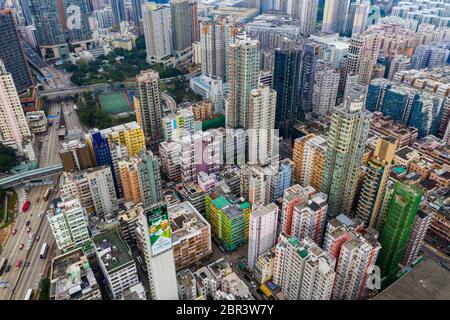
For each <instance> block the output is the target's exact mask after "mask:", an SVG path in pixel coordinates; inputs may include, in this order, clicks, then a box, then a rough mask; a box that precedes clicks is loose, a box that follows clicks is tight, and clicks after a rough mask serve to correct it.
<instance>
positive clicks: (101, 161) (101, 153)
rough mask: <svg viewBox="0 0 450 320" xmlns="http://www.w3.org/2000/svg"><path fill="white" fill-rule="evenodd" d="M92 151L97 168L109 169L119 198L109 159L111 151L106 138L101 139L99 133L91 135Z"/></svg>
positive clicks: (115, 177)
mask: <svg viewBox="0 0 450 320" xmlns="http://www.w3.org/2000/svg"><path fill="white" fill-rule="evenodd" d="M91 140H92V150H93V152H94V157H95V162H96V164H97V166H109V167H110V168H111V174H112V177H113V180H114V187H115V189H116V195H117V196H118V197H119V186H118V181H117V174H116V172H115V170H114V165H113V160H112V157H111V151H110V149H109V143H108V138H106V137H103V136H102V134H101V133H100V131H94V132H92V133H91Z"/></svg>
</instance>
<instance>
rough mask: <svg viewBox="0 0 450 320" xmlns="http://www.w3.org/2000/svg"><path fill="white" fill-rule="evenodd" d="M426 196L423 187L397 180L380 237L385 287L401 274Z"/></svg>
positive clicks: (379, 261)
mask: <svg viewBox="0 0 450 320" xmlns="http://www.w3.org/2000/svg"><path fill="white" fill-rule="evenodd" d="M422 195H423V190H422V189H420V188H419V187H416V186H414V185H410V184H407V183H405V182H397V183H396V185H395V190H394V194H393V196H392V198H391V200H390V203H389V207H388V212H387V217H386V223H385V224H384V227H383V231H382V233H381V237H380V243H381V251H380V256H379V258H378V265H379V266H380V268H381V275H382V278H383V286H386V285H389V284H390V283H392V281H394V280H395V279H396V277H397V272H398V271H399V269H400V267H399V263H400V262H401V260H402V258H403V255H404V254H405V250H406V247H407V244H408V239H409V236H410V235H411V230H412V227H413V224H414V219H415V216H416V213H417V210H418V209H419V204H420V201H421V199H422Z"/></svg>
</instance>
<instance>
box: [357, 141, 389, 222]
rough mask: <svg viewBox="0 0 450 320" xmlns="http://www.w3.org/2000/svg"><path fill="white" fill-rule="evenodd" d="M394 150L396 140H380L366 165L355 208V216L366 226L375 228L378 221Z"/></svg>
mask: <svg viewBox="0 0 450 320" xmlns="http://www.w3.org/2000/svg"><path fill="white" fill-rule="evenodd" d="M396 148H397V143H396V140H394V139H389V138H384V139H382V138H380V139H379V140H378V142H377V146H376V148H375V152H374V155H373V157H372V158H371V159H370V160H369V161H368V162H367V164H366V167H365V176H364V181H363V185H362V188H361V193H360V195H359V200H358V205H357V207H356V216H357V217H358V218H360V219H361V220H362V221H364V224H365V225H366V226H370V227H375V226H376V224H377V221H378V219H379V213H380V210H381V205H382V203H383V198H384V192H385V187H386V182H387V180H388V179H389V175H390V173H391V164H392V161H393V160H394V157H395V151H396Z"/></svg>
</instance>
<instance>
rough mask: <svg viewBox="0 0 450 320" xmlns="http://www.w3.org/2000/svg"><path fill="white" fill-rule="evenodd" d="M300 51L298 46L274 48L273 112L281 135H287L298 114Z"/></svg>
mask: <svg viewBox="0 0 450 320" xmlns="http://www.w3.org/2000/svg"><path fill="white" fill-rule="evenodd" d="M301 53H302V51H301V50H300V49H299V48H294V49H289V50H281V49H276V50H275V60H274V68H273V70H274V71H273V85H272V86H273V89H274V90H275V91H276V92H277V107H276V112H275V119H276V126H275V127H276V128H277V129H280V130H281V132H280V133H281V135H283V136H284V137H286V136H287V134H288V130H289V127H290V126H291V125H292V123H293V122H294V121H295V120H297V118H298V116H299V114H300V109H299V108H300V100H299V99H300V97H299V95H298V86H299V81H300V66H301Z"/></svg>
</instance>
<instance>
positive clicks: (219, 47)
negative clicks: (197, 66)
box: [200, 21, 226, 79]
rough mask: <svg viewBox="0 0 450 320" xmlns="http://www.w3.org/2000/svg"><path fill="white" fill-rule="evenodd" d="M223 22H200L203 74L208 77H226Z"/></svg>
mask: <svg viewBox="0 0 450 320" xmlns="http://www.w3.org/2000/svg"><path fill="white" fill-rule="evenodd" d="M224 29H225V28H224V25H223V23H217V22H212V21H211V22H210V21H205V22H202V23H200V44H201V56H202V74H204V75H206V76H208V77H220V78H222V79H223V78H224V77H225V72H226V56H225V32H224V31H225V30H224Z"/></svg>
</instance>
